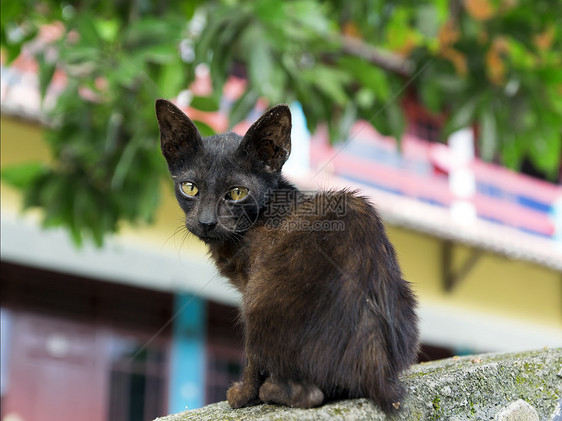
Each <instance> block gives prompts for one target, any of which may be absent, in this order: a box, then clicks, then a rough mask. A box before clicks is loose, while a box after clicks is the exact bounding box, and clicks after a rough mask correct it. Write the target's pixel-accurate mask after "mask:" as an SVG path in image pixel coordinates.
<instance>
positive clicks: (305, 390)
mask: <svg viewBox="0 0 562 421" xmlns="http://www.w3.org/2000/svg"><path fill="white" fill-rule="evenodd" d="M260 399H261V400H262V401H263V402H270V403H278V404H281V405H286V406H290V407H293V408H304V409H306V408H314V407H315V406H319V405H322V402H324V393H322V391H321V390H320V389H319V388H318V387H316V386H315V385H313V384H302V383H298V382H293V381H288V382H284V381H279V380H273V379H272V378H271V377H270V378H269V379H267V380H266V381H265V383H264V384H263V385H262V386H261V388H260Z"/></svg>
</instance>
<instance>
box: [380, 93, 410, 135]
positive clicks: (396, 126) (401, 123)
mask: <svg viewBox="0 0 562 421" xmlns="http://www.w3.org/2000/svg"><path fill="white" fill-rule="evenodd" d="M385 115H386V117H387V119H388V123H389V126H390V131H391V134H392V137H393V138H394V139H396V141H397V142H398V143H400V141H401V140H402V135H403V134H404V129H405V128H406V119H405V117H404V112H403V111H402V108H401V107H400V105H399V103H398V102H397V101H393V102H391V103H390V104H389V105H388V106H387V107H386V109H385Z"/></svg>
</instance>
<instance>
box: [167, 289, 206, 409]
mask: <svg viewBox="0 0 562 421" xmlns="http://www.w3.org/2000/svg"><path fill="white" fill-rule="evenodd" d="M174 317H175V319H174V321H173V327H172V353H171V359H170V389H169V399H170V400H169V408H168V409H169V412H170V413H176V412H181V411H185V410H186V409H194V408H200V407H202V406H203V405H205V331H206V303H205V300H203V299H201V298H199V297H195V296H193V295H176V296H175V297H174Z"/></svg>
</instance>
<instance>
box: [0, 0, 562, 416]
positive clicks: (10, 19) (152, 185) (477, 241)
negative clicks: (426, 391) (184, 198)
mask: <svg viewBox="0 0 562 421" xmlns="http://www.w3.org/2000/svg"><path fill="white" fill-rule="evenodd" d="M561 28H562V8H560V7H556V2H551V1H548V0H533V1H531V0H433V1H429V0H428V1H415V2H414V1H401V2H398V1H397V2H389V1H380V0H370V1H353V2H347V1H345V2H344V1H339V0H329V1H328V0H325V1H322V0H295V1H287V2H279V1H273V0H258V1H252V2H247V1H242V0H222V1H219V0H212V1H180V0H168V1H166V2H157V1H151V0H135V1H130V2H129V1H124V0H119V1H96V2H90V1H78V2H73V1H64V2H60V1H54V0H45V1H29V0H22V1H17V2H16V1H3V2H2V17H1V31H2V40H1V43H2V69H1V70H2V78H1V100H2V127H1V165H2V179H1V181H2V184H1V188H2V192H1V193H2V195H1V212H2V226H1V230H2V236H1V306H0V309H1V350H0V357H1V359H0V362H1V419H2V420H5V421H8V420H9V421H38V420H41V421H50V420H57V421H66V420H68V421H70V420H77V419H80V420H84V421H102V420H109V421H123V420H129V421H145V420H152V419H153V418H155V417H157V416H161V415H164V414H166V413H171V412H179V411H182V410H185V409H186V408H188V409H192V408H197V407H200V406H203V405H205V404H208V403H211V402H216V401H220V400H224V399H225V391H226V389H227V388H228V386H229V385H230V384H231V383H232V382H233V381H234V380H235V379H237V377H238V375H239V373H240V371H241V368H242V367H243V364H244V353H243V345H242V331H241V328H240V326H239V325H238V324H237V322H236V315H237V311H236V305H237V303H238V302H239V298H240V297H239V296H238V294H237V293H236V292H235V291H234V290H233V289H232V288H231V287H230V286H229V285H228V284H227V282H226V281H225V280H224V279H222V278H221V277H220V276H218V275H217V273H216V271H215V269H214V266H213V265H212V263H211V262H210V261H209V258H208V256H207V255H206V249H205V247H204V245H203V244H201V243H199V242H198V241H197V240H196V239H194V238H193V237H191V236H190V235H188V234H187V233H186V232H185V230H184V229H183V228H182V225H183V224H182V214H181V211H180V209H179V207H178V206H177V204H176V202H175V198H174V196H173V188H172V184H171V182H170V181H169V180H168V175H167V169H166V165H165V162H164V159H163V158H162V157H161V155H160V152H159V136H158V128H157V123H156V118H155V115H154V100H155V99H156V98H158V97H164V98H168V99H173V100H174V101H175V102H176V103H177V104H178V105H179V106H180V107H182V108H183V109H184V110H185V111H186V112H187V113H188V115H189V116H190V117H191V118H192V119H193V120H195V121H196V124H197V126H198V128H199V130H200V131H201V132H202V133H203V134H204V135H209V134H212V133H215V132H222V131H225V130H234V131H236V132H238V133H241V134H243V133H244V132H245V130H246V129H247V128H248V127H249V125H250V124H251V123H252V122H253V121H254V120H255V119H256V118H257V117H258V116H259V115H260V114H261V113H262V112H263V111H265V110H266V109H267V108H268V106H270V105H273V104H276V103H279V102H283V103H288V104H290V105H291V108H292V113H293V134H292V136H293V152H292V156H291V158H290V160H289V162H288V163H287V165H286V167H285V174H286V175H287V176H288V177H289V178H290V179H291V180H292V181H293V182H294V183H296V184H297V185H298V186H300V187H301V188H302V189H309V190H316V189H319V188H338V187H344V186H345V187H350V188H354V189H355V188H356V189H359V190H361V191H362V192H363V194H365V195H366V196H367V197H369V198H370V199H371V200H372V201H373V202H374V203H375V204H376V206H377V208H378V210H379V212H380V214H381V216H382V217H383V219H384V221H385V224H386V226H387V230H388V234H389V236H390V238H391V240H392V242H393V243H394V244H395V247H396V250H397V253H398V256H399V259H400V263H401V266H402V269H403V272H404V275H405V278H406V279H407V280H409V281H410V282H411V283H412V285H413V288H414V290H415V292H416V294H417V295H418V297H419V299H420V317H421V333H422V338H421V339H422V344H423V346H422V351H421V353H420V361H427V360H433V359H439V358H445V357H450V356H453V355H463V354H469V353H480V352H494V351H519V350H527V349H540V348H543V347H559V346H562V187H561V185H560V183H561V177H562V172H561V165H560V162H561V155H562V124H561V122H562V72H561V71H560V69H561V68H562V30H561Z"/></svg>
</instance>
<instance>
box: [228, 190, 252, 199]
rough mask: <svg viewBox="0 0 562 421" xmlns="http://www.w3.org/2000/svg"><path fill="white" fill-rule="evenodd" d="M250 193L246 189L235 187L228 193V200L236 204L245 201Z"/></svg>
mask: <svg viewBox="0 0 562 421" xmlns="http://www.w3.org/2000/svg"><path fill="white" fill-rule="evenodd" d="M249 192H250V191H249V190H248V189H247V188H246V187H234V188H232V189H230V190H229V191H228V193H227V194H226V198H227V199H229V200H234V201H235V202H237V201H239V200H242V199H244V198H245V197H246V196H248V193H249Z"/></svg>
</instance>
